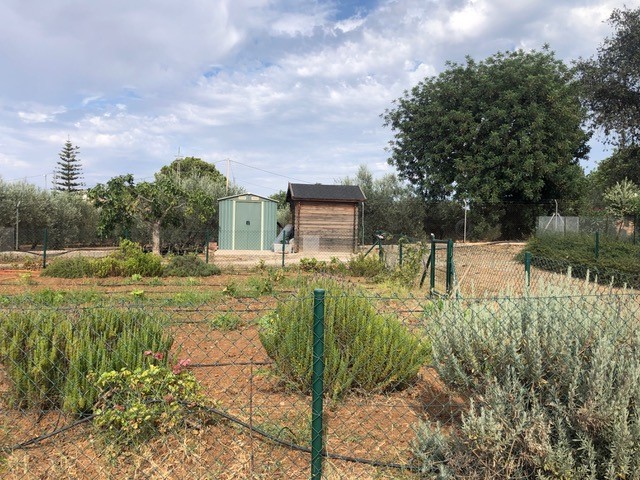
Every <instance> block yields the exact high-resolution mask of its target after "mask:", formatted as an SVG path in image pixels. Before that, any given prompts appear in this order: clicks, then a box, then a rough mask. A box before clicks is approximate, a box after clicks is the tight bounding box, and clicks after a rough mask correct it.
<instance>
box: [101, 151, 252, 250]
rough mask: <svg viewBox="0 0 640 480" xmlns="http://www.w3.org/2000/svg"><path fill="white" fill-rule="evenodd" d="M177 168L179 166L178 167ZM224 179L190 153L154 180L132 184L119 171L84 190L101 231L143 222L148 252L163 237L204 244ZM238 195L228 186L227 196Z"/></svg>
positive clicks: (129, 177) (213, 225) (213, 226)
mask: <svg viewBox="0 0 640 480" xmlns="http://www.w3.org/2000/svg"><path fill="white" fill-rule="evenodd" d="M178 167H179V168H178ZM225 191H226V180H225V178H224V176H222V174H220V172H218V170H217V169H216V168H215V166H213V165H211V164H209V163H207V162H204V161H203V160H201V159H199V158H195V157H187V158H184V159H178V160H175V161H174V162H172V163H171V164H170V165H166V166H164V167H162V168H161V169H160V171H159V172H158V173H156V174H155V178H154V181H153V182H141V183H138V184H135V183H134V181H133V176H132V175H120V176H117V177H114V178H112V179H111V180H109V181H108V182H107V183H106V185H102V184H98V185H96V186H95V187H94V188H92V189H91V190H90V192H89V196H90V198H91V199H92V200H93V202H94V204H95V205H96V206H97V207H99V208H100V212H101V213H100V227H101V233H103V234H108V233H110V232H114V231H115V232H116V233H120V234H122V233H123V230H129V229H130V228H131V225H132V224H133V223H134V222H135V223H139V224H142V225H144V226H146V230H147V231H148V232H149V233H150V234H151V240H152V247H153V251H154V252H156V253H160V251H161V245H162V237H164V238H165V239H167V238H170V241H171V242H173V243H176V244H178V243H180V244H182V245H185V244H189V245H193V244H194V243H195V244H197V243H200V244H204V240H205V236H206V233H207V232H208V233H209V234H212V233H213V231H214V230H215V229H216V228H217V215H216V214H217V208H218V204H217V199H218V198H220V197H222V196H223V195H224V194H225ZM235 193H240V189H238V188H237V187H235V186H231V189H230V194H235Z"/></svg>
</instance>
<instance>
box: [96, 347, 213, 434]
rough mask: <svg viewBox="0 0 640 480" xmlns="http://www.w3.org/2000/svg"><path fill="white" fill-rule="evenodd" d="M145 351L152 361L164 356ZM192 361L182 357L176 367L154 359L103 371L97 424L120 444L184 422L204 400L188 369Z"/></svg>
mask: <svg viewBox="0 0 640 480" xmlns="http://www.w3.org/2000/svg"><path fill="white" fill-rule="evenodd" d="M144 355H145V356H146V357H149V358H150V359H152V360H151V361H153V360H156V361H158V362H161V361H162V360H163V359H164V354H163V353H162V352H152V351H150V350H148V351H146V352H144ZM190 363H191V360H189V359H182V360H178V361H177V362H176V363H175V364H174V365H173V367H167V366H164V365H156V364H154V363H151V364H150V365H149V366H147V367H140V368H136V369H135V370H129V369H127V368H123V369H121V370H120V371H110V372H105V373H103V374H102V375H100V376H99V377H98V378H97V380H95V385H96V387H97V388H98V390H99V397H98V401H97V403H96V405H95V410H94V414H95V418H94V425H96V426H97V427H98V428H99V429H101V430H102V431H103V432H105V433H106V434H107V436H108V437H110V438H111V439H112V440H113V441H114V442H115V443H119V444H135V443H139V442H140V441H143V440H145V439H147V438H150V437H152V436H154V435H157V434H163V433H167V432H168V431H170V430H173V429H175V428H178V427H180V426H182V425H184V423H185V419H186V417H187V416H189V415H191V414H192V413H193V412H192V410H193V409H192V407H193V406H195V405H202V404H204V403H205V398H204V396H203V395H202V394H201V390H202V388H201V386H200V384H199V383H198V381H197V379H196V378H195V376H194V375H193V373H191V372H190V371H188V370H187V366H188V365H189V364H190ZM198 412H200V409H197V411H196V413H198Z"/></svg>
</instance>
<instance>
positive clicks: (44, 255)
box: [42, 228, 47, 268]
mask: <svg viewBox="0 0 640 480" xmlns="http://www.w3.org/2000/svg"><path fill="white" fill-rule="evenodd" d="M43 237H44V238H43V239H42V268H47V229H46V228H45V229H44V236H43Z"/></svg>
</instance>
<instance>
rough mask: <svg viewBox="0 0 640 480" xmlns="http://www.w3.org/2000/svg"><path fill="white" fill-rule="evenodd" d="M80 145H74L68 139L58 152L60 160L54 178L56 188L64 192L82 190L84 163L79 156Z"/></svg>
mask: <svg viewBox="0 0 640 480" xmlns="http://www.w3.org/2000/svg"><path fill="white" fill-rule="evenodd" d="M79 152H80V147H78V146H74V145H73V144H72V143H71V140H67V141H66V142H65V144H64V147H62V150H61V151H60V153H59V154H58V156H59V157H60V160H58V162H57V167H56V168H55V176H54V179H53V188H54V190H59V191H63V192H77V191H79V190H81V188H82V186H83V183H82V163H81V162H80V159H79V158H78V153H79Z"/></svg>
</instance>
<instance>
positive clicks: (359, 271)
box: [347, 253, 386, 278]
mask: <svg viewBox="0 0 640 480" xmlns="http://www.w3.org/2000/svg"><path fill="white" fill-rule="evenodd" d="M347 270H348V272H349V274H350V275H353V276H354V277H367V278H374V277H376V276H378V275H380V274H382V273H384V272H385V271H386V266H385V264H384V262H381V261H380V259H379V258H378V257H377V256H376V255H367V256H365V255H364V253H359V254H357V255H356V256H354V257H351V258H350V259H349V261H348V262H347Z"/></svg>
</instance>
